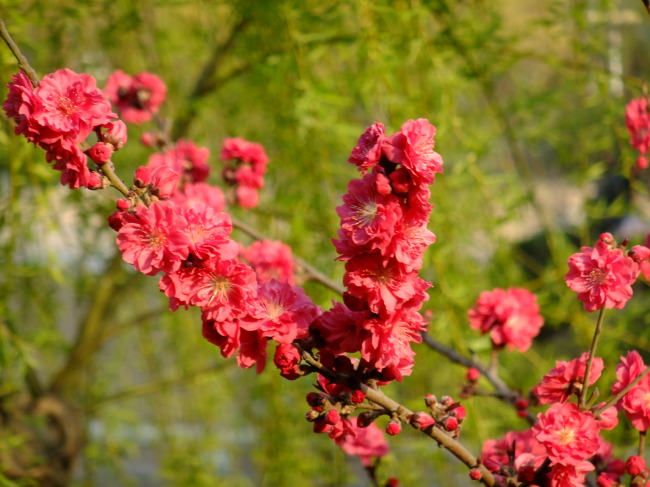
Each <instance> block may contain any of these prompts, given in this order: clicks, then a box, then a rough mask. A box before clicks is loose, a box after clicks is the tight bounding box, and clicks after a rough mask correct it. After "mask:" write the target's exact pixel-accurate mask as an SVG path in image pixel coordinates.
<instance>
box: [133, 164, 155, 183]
mask: <svg viewBox="0 0 650 487" xmlns="http://www.w3.org/2000/svg"><path fill="white" fill-rule="evenodd" d="M150 182H151V171H150V170H149V168H148V167H147V166H140V167H139V168H137V169H136V170H135V176H134V178H133V183H134V184H135V185H136V186H137V187H138V188H146V187H147V185H148V184H149V183H150Z"/></svg>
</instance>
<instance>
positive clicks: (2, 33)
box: [0, 19, 39, 88]
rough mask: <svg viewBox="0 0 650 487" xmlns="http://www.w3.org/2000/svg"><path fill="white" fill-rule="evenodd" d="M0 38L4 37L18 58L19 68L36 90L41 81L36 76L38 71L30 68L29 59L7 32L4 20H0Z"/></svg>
mask: <svg viewBox="0 0 650 487" xmlns="http://www.w3.org/2000/svg"><path fill="white" fill-rule="evenodd" d="M0 37H2V39H3V40H4V41H5V43H6V44H7V46H9V49H10V50H11V53H12V54H13V55H14V57H15V58H16V61H18V67H19V68H20V69H22V70H23V71H24V72H25V74H26V75H27V77H28V78H29V80H30V81H31V82H32V86H34V88H36V87H37V86H38V81H39V80H38V75H37V74H36V71H34V68H32V67H31V66H30V64H29V61H27V58H26V57H25V55H24V54H23V53H22V51H21V50H20V48H19V47H18V45H17V44H16V43H15V42H14V40H13V39H12V38H11V35H10V34H9V31H8V30H7V27H6V26H5V23H4V21H3V20H2V19H0Z"/></svg>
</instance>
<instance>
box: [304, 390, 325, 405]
mask: <svg viewBox="0 0 650 487" xmlns="http://www.w3.org/2000/svg"><path fill="white" fill-rule="evenodd" d="M306 399H307V404H309V405H310V406H311V407H313V408H315V407H318V406H322V405H323V402H324V400H325V398H324V397H323V395H322V394H319V393H318V392H310V393H309V394H307V397H306Z"/></svg>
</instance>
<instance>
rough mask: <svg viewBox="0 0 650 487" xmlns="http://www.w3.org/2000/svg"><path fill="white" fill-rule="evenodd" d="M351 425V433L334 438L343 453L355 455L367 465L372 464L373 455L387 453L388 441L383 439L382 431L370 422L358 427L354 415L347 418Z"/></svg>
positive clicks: (380, 455)
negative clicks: (364, 426)
mask: <svg viewBox="0 0 650 487" xmlns="http://www.w3.org/2000/svg"><path fill="white" fill-rule="evenodd" d="M349 422H350V424H351V427H352V434H348V435H345V436H343V437H342V438H340V439H338V440H336V444H337V445H339V446H340V447H341V448H342V449H343V451H344V452H345V453H347V454H348V455H357V456H359V457H360V458H361V462H362V463H363V464H364V465H365V466H367V467H369V466H370V465H372V459H373V457H375V458H379V457H383V456H385V455H387V454H388V450H389V447H388V443H387V442H386V440H385V439H384V433H383V432H382V431H381V430H380V429H379V428H378V427H377V425H376V424H374V423H372V424H370V425H369V426H368V427H367V428H360V427H359V426H358V425H357V418H356V416H355V417H353V418H350V420H349Z"/></svg>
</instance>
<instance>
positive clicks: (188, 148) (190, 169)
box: [147, 139, 210, 183]
mask: <svg viewBox="0 0 650 487" xmlns="http://www.w3.org/2000/svg"><path fill="white" fill-rule="evenodd" d="M208 157H210V151H209V150H208V149H207V148H206V147H197V146H196V145H195V144H194V142H192V141H191V140H182V139H181V140H179V141H178V142H176V145H175V146H174V147H173V148H171V149H169V150H167V151H165V152H163V153H155V154H152V155H151V156H150V157H149V162H148V163H147V166H148V167H149V168H150V169H151V170H152V171H153V170H155V169H156V168H159V167H167V168H170V169H172V170H174V171H175V172H177V173H178V174H179V177H180V180H181V182H182V183H200V182H203V181H205V180H206V179H207V177H208V176H209V174H210V166H209V165H208V163H207V160H208Z"/></svg>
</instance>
